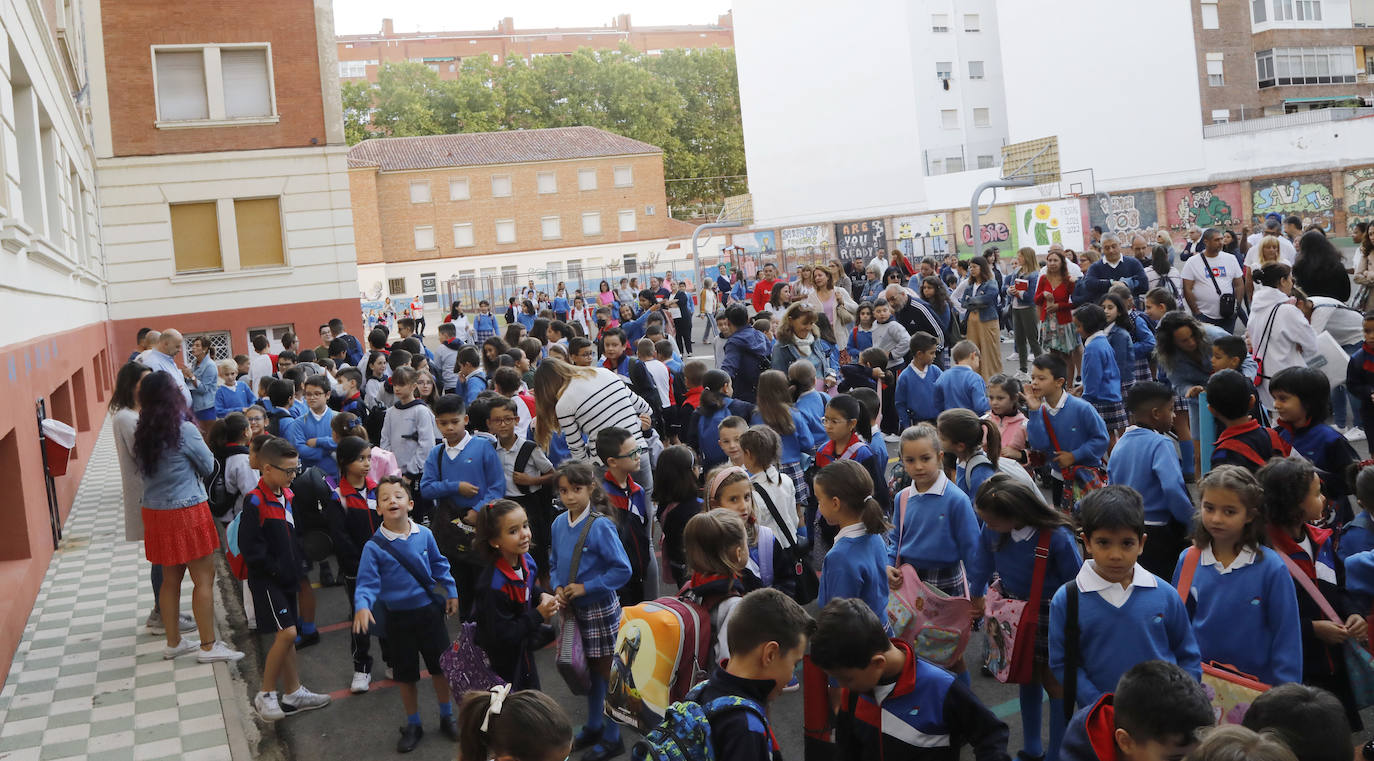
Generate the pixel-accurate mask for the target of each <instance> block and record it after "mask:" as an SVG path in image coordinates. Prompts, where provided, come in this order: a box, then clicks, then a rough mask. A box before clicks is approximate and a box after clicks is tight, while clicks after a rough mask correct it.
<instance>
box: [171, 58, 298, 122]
mask: <svg viewBox="0 0 1374 761" xmlns="http://www.w3.org/2000/svg"><path fill="white" fill-rule="evenodd" d="M153 64H154V65H153V73H154V77H155V80H156V87H155V91H156V94H157V114H158V121H159V122H172V123H173V124H168V125H164V126H181V125H179V124H177V123H180V122H207V123H216V124H217V123H220V122H235V121H253V122H261V121H263V120H267V119H275V118H276V107H275V99H274V95H273V90H272V62H271V51H270V48H268V47H267V46H264V45H218V46H207V47H192V48H184V47H164V48H155V49H154V50H153ZM214 71H218V72H219V76H218V77H207V73H208V72H214Z"/></svg>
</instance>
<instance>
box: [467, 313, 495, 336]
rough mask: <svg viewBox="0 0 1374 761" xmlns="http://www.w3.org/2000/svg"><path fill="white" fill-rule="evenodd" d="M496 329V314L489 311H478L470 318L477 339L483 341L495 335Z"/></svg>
mask: <svg viewBox="0 0 1374 761" xmlns="http://www.w3.org/2000/svg"><path fill="white" fill-rule="evenodd" d="M497 329H498V326H497V324H496V315H494V314H491V313H490V312H489V313H487V314H482V313H481V312H478V313H477V314H476V316H474V317H473V318H472V332H473V333H475V334H477V338H478V340H481V341H485V340H486V339H488V338H491V337H492V336H494V335H496V331H497Z"/></svg>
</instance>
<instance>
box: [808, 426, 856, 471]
mask: <svg viewBox="0 0 1374 761" xmlns="http://www.w3.org/2000/svg"><path fill="white" fill-rule="evenodd" d="M857 441H860V439H859V434H858V433H851V434H849V441H847V442H845V445H844V449H842V450H840V454H841V455H843V454H844V453H845V452H848V451H849V448H850V447H852V446H854V443H855V442H857ZM836 459H842V458H837V457H836V455H835V441H834V440H833V439H832V440H830V441H827V442H825V446H823V447H821V451H819V452H817V453H816V466H817V467H821V468H824V467H825V466H827V465H829V464H830V463H832V462H834V461H835V460H836Z"/></svg>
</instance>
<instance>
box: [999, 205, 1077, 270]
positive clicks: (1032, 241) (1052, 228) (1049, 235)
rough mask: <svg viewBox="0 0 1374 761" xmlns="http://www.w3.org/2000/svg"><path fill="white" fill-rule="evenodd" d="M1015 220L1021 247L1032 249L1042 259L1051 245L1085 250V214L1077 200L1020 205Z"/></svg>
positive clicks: (1017, 237)
mask: <svg viewBox="0 0 1374 761" xmlns="http://www.w3.org/2000/svg"><path fill="white" fill-rule="evenodd" d="M1013 219H1014V221H1015V222H1016V239H1017V241H1018V242H1019V243H1020V246H1030V247H1031V248H1034V249H1035V253H1037V254H1040V255H1042V256H1043V255H1044V254H1045V252H1047V251H1049V250H1050V244H1052V243H1058V244H1060V245H1062V246H1063V247H1064V248H1069V249H1073V250H1075V251H1081V250H1082V249H1083V214H1082V211H1081V209H1080V207H1079V204H1078V199H1077V198H1066V199H1063V200H1058V201H1041V202H1040V203H1026V204H1020V205H1018V206H1017V207H1016V214H1015V215H1014V216H1013Z"/></svg>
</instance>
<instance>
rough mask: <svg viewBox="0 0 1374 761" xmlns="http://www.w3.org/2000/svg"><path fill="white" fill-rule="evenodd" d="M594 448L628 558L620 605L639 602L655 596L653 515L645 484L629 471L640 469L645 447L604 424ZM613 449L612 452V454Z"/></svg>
mask: <svg viewBox="0 0 1374 761" xmlns="http://www.w3.org/2000/svg"><path fill="white" fill-rule="evenodd" d="M596 451H597V452H598V453H600V455H601V459H602V460H603V461H605V463H606V475H605V477H604V478H603V479H602V482H603V483H602V488H604V489H605V490H606V496H607V497H608V498H609V499H610V502H611V506H612V507H614V508H615V509H613V510H611V511H610V512H611V515H610V518H611V519H612V520H614V521H615V525H616V533H617V534H618V535H619V536H620V543H621V544H622V545H624V547H625V555H626V556H627V557H628V558H629V559H630V580H629V581H628V582H626V583H625V586H623V587H621V588H620V591H619V597H620V606H621V607H622V608H625V607H628V606H630V605H638V604H639V603H641V602H644V601H645V600H652V599H654V598H655V597H657V596H658V594H657V590H654V589H649V588H648V574H647V573H646V571H647V569H648V567H649V563H652V562H654V561H653V556H652V555H651V554H650V552H649V522H650V521H651V520H652V519H653V515H652V514H651V512H650V508H649V500H648V496H647V495H646V494H645V493H644V487H642V486H640V485H639V484H637V483H635V480H634V477H633V476H632V475H631V474H632V473H634V472H636V471H638V470H639V460H640V455H642V454H643V452H644V450H643V448H642V447H641V446H640V444H639V439H637V438H635V436H634V435H633V434H631V433H630V432H629V431H627V430H625V429H624V428H615V427H606V428H602V429H601V430H600V431H597V433H596ZM612 452H614V454H611V453H612Z"/></svg>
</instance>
